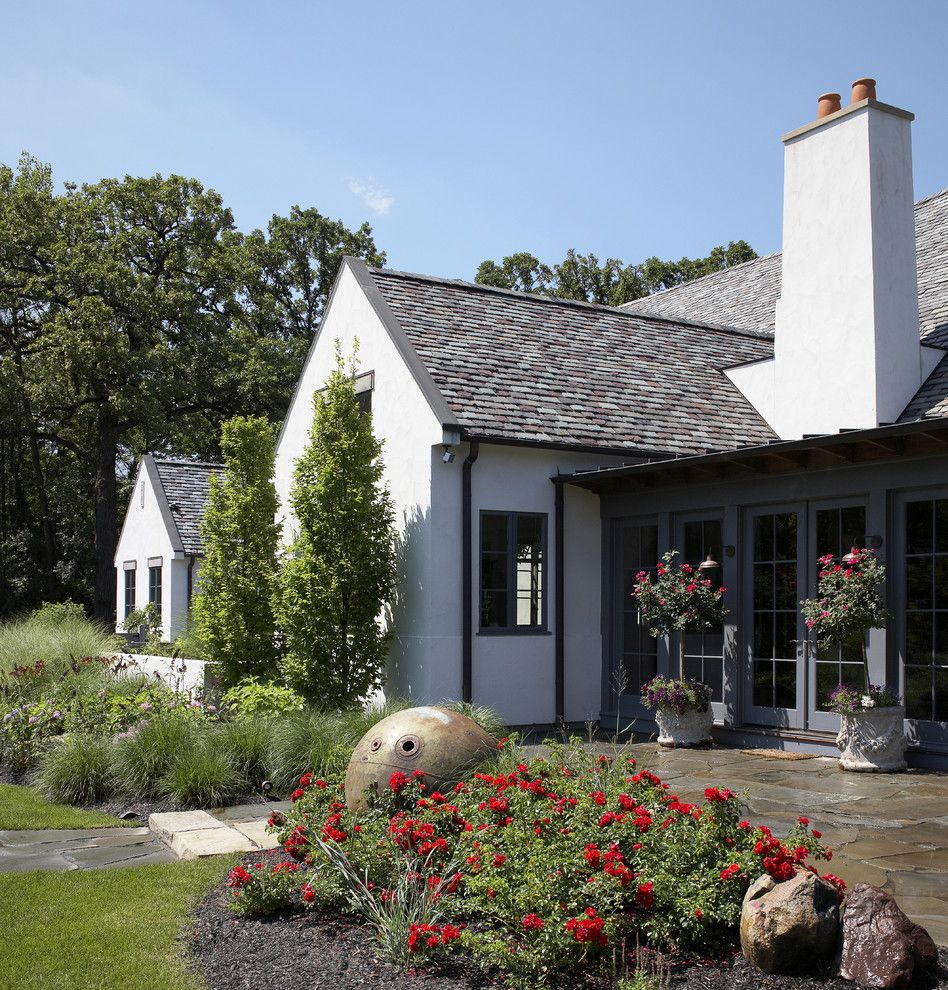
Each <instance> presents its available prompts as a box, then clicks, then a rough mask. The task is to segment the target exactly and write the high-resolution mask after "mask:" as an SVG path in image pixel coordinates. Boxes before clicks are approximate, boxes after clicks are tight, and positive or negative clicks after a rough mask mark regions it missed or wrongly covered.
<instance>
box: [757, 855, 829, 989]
mask: <svg viewBox="0 0 948 990" xmlns="http://www.w3.org/2000/svg"><path fill="white" fill-rule="evenodd" d="M838 929H839V895H838V894H837V892H836V889H835V887H833V886H832V885H831V884H829V883H827V882H826V881H825V880H821V879H820V878H819V877H818V876H816V875H815V874H813V873H810V871H809V870H800V871H799V872H798V873H797V875H796V876H795V877H794V878H793V879H792V880H786V881H784V882H783V883H775V882H774V880H773V879H772V878H771V877H769V876H762V877H760V878H759V879H758V880H756V881H754V883H752V884H751V886H750V888H749V889H748V891H747V893H746V894H745V895H744V906H743V908H742V909H741V948H742V949H743V950H744V955H745V956H746V957H747V959H748V961H749V962H751V963H753V965H755V966H756V967H757V968H758V969H760V970H763V971H764V972H765V973H792V972H794V971H797V970H801V969H806V968H808V967H810V966H813V965H814V964H816V963H819V962H821V961H822V960H824V959H826V958H827V957H828V956H829V955H830V954H831V953H832V951H833V949H834V948H835V946H836V938H837V933H838Z"/></svg>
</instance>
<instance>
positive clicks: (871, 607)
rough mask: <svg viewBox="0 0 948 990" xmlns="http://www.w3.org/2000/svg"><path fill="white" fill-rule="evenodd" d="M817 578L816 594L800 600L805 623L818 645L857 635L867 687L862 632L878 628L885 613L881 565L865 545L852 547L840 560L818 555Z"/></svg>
mask: <svg viewBox="0 0 948 990" xmlns="http://www.w3.org/2000/svg"><path fill="white" fill-rule="evenodd" d="M818 563H819V565H820V580H819V584H818V585H817V592H816V598H807V599H804V600H803V601H801V602H800V606H801V610H802V612H803V617H804V619H805V620H806V627H807V629H809V630H810V632H812V633H813V634H814V635H815V636H816V641H817V645H818V646H820V647H821V648H826V647H831V646H838V645H841V644H842V643H845V642H847V641H848V640H850V639H852V638H855V637H858V638H859V641H860V645H861V648H862V663H863V671H864V675H865V679H866V682H865V685H863V686H864V687H865V688H866V689H867V690H868V688H869V686H870V685H869V658H868V656H867V653H866V633H867V632H868V631H869V630H870V629H882V628H883V627H884V626H885V623H886V618H887V613H886V610H885V605H884V604H883V601H882V595H881V593H880V590H879V589H880V588H881V587H882V584H883V582H884V581H885V567H884V566H883V565H882V564H881V563H879V559H878V558H877V557H876V555H875V553H874V552H873V551H872V550H869V549H860V548H857V547H853V549H852V551H851V552H850V553H848V554H847V555H846V556H845V557H844V558H843V560H842V562H841V563H835V562H834V558H833V555H832V554H827V555H826V556H825V557H820V558H819V561H818Z"/></svg>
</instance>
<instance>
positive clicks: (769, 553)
mask: <svg viewBox="0 0 948 990" xmlns="http://www.w3.org/2000/svg"><path fill="white" fill-rule="evenodd" d="M803 518H804V515H803V510H802V507H801V506H790V507H785V508H780V509H753V510H751V512H750V513H749V515H748V519H747V527H748V533H747V538H746V541H745V547H746V550H745V553H746V555H747V557H748V559H747V561H746V563H747V568H746V573H748V574H749V575H750V581H748V582H747V586H746V603H745V615H748V616H750V617H752V621H751V624H750V628H749V629H748V630H746V631H745V639H747V640H749V641H748V642H746V649H747V655H748V657H749V665H748V671H747V691H746V695H745V705H746V712H745V718H746V721H748V722H752V723H757V724H760V725H785V726H792V727H797V728H802V726H803V713H804V698H805V694H804V680H805V678H804V671H803V660H802V657H803V646H802V640H803V634H802V621H801V618H800V612H799V600H800V598H802V597H803V596H802V595H801V594H800V591H801V576H802V575H801V562H802V561H803V560H804V547H805V540H804V535H805V534H804V527H803V525H802V519H803ZM804 580H805V578H804Z"/></svg>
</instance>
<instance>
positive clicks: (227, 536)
mask: <svg viewBox="0 0 948 990" xmlns="http://www.w3.org/2000/svg"><path fill="white" fill-rule="evenodd" d="M275 445H276V438H275V435H274V430H273V426H272V425H271V424H270V423H269V422H267V420H266V419H263V418H254V417H241V416H238V417H235V418H234V419H230V420H228V421H227V422H226V423H224V426H223V429H222V430H221V450H222V452H223V455H224V465H225V466H224V472H223V475H222V476H221V477H220V478H218V477H217V475H211V478H210V494H209V496H208V501H207V510H206V511H205V513H204V519H203V521H202V523H201V535H202V537H203V539H204V563H203V565H202V567H201V583H200V588H199V591H198V594H197V595H196V597H195V599H194V608H193V614H194V621H195V623H196V632H197V638H198V642H200V644H201V648H202V653H203V656H204V658H205V659H206V660H210V661H211V662H212V663H214V664H215V666H216V669H217V671H218V675H219V677H220V679H221V683H222V684H223V686H224V687H230V686H232V685H234V684H237V683H238V682H239V681H240V680H241V679H242V678H244V677H259V678H262V679H264V680H271V679H273V678H274V677H275V676H276V674H277V660H278V650H277V646H276V628H275V625H274V620H273V607H272V598H273V593H274V591H275V589H276V581H277V546H278V542H279V538H280V526H279V524H278V523H276V522H274V517H275V515H276V511H277V494H276V488H275V486H274V484H273V455H274V449H275Z"/></svg>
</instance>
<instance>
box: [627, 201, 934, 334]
mask: <svg viewBox="0 0 948 990" xmlns="http://www.w3.org/2000/svg"><path fill="white" fill-rule="evenodd" d="M915 240H916V257H917V263H918V308H919V316H920V320H921V337H922V340H924V341H925V342H926V343H928V344H934V345H936V346H938V345H941V346H944V345H948V189H944V190H942V191H941V192H940V193H935V195H933V196H928V197H927V198H925V199H922V200H919V201H918V202H917V203H916V204H915ZM782 257H783V255H782V253H781V252H779V251H778V252H776V253H775V254H768V255H765V256H764V257H762V258H756V259H755V260H753V261H745V262H744V263H743V264H740V265H734V267H733V268H725V269H724V270H723V271H720V272H714V273H713V274H712V275H705V276H704V278H699V279H695V280H694V281H693V282H685V283H684V284H682V285H677V286H675V287H674V288H672V289H667V290H666V291H664V292H657V293H656V294H655V295H653V296H645V297H644V298H642V299H634V300H633V301H632V302H629V303H625V304H624V305H623V306H621V307H620V308H621V309H624V310H626V311H628V312H630V313H638V314H639V315H643V316H644V315H647V316H662V317H665V318H666V319H676V318H677V319H680V318H688V319H692V320H704V321H707V322H709V323H723V324H725V325H726V326H732V327H739V328H741V329H744V330H753V331H755V332H757V333H764V334H769V335H771V336H772V335H773V332H774V316H775V313H776V308H777V298H778V297H779V296H780V266H781V259H782Z"/></svg>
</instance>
